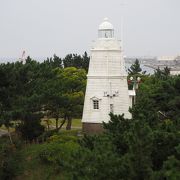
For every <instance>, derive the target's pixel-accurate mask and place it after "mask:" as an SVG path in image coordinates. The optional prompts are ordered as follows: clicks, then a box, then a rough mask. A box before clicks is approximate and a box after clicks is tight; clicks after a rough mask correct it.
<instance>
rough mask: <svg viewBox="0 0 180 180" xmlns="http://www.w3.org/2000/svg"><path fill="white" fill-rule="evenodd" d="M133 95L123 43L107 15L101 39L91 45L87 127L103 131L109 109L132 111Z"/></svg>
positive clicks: (89, 131) (85, 115)
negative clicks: (131, 96)
mask: <svg viewBox="0 0 180 180" xmlns="http://www.w3.org/2000/svg"><path fill="white" fill-rule="evenodd" d="M130 104H131V102H130V98H129V93H128V85H127V73H126V71H125V65H124V59H123V55H122V49H121V47H120V43H119V41H118V40H117V39H115V38H114V28H113V25H112V24H111V23H110V22H109V21H108V19H107V18H105V19H104V21H103V23H101V24H100V25H99V30H98V39H97V41H96V42H95V43H94V44H93V47H92V49H91V57H90V64H89V71H88V75H87V87H86V95H85V102H84V110H83V118H82V123H83V131H84V132H87V133H94V132H99V131H102V129H103V128H102V122H103V121H104V122H108V121H109V120H110V117H109V113H110V112H112V113H113V114H124V116H125V117H126V118H131V114H130V113H129V111H128V110H129V106H131V105H130Z"/></svg>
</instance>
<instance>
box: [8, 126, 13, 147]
mask: <svg viewBox="0 0 180 180" xmlns="http://www.w3.org/2000/svg"><path fill="white" fill-rule="evenodd" d="M7 130H8V136H9V140H10V142H11V144H13V141H12V137H11V133H10V130H9V127H7Z"/></svg>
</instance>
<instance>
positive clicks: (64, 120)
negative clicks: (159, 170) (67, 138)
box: [58, 118, 66, 131]
mask: <svg viewBox="0 0 180 180" xmlns="http://www.w3.org/2000/svg"><path fill="white" fill-rule="evenodd" d="M65 122H66V118H64V119H63V121H62V123H61V125H60V126H59V127H58V131H59V130H60V129H61V128H62V127H63V125H64V123H65Z"/></svg>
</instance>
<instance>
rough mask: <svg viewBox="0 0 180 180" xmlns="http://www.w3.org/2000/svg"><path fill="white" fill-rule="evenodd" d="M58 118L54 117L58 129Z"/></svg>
mask: <svg viewBox="0 0 180 180" xmlns="http://www.w3.org/2000/svg"><path fill="white" fill-rule="evenodd" d="M58 120H59V118H58V117H57V118H56V129H58Z"/></svg>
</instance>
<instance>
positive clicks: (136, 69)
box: [128, 59, 145, 75]
mask: <svg viewBox="0 0 180 180" xmlns="http://www.w3.org/2000/svg"><path fill="white" fill-rule="evenodd" d="M141 72H142V69H141V67H140V63H139V60H138V59H136V60H135V62H134V64H132V65H131V66H130V68H129V69H128V74H129V75H138V74H140V73H141ZM143 74H145V71H144V72H143Z"/></svg>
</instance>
